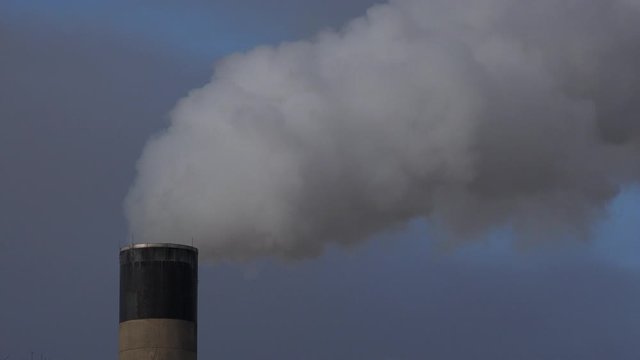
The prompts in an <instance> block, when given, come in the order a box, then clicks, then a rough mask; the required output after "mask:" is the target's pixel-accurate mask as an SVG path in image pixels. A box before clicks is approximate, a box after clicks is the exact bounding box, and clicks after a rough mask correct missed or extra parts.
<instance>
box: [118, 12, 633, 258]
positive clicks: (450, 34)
mask: <svg viewBox="0 0 640 360" xmlns="http://www.w3.org/2000/svg"><path fill="white" fill-rule="evenodd" d="M638 15H639V10H638V7H637V4H636V3H635V2H629V1H609V2H606V3H602V2H592V1H578V2H576V1H551V0H548V1H537V2H527V1H507V0H483V1H463V2H455V3H452V2H449V1H440V0H430V1H412V0H398V1H393V2H391V3H390V4H387V5H380V6H375V7H373V8H371V9H369V10H368V12H367V14H366V16H364V17H361V18H357V19H355V20H353V21H352V22H350V23H349V24H348V25H347V26H346V27H345V28H344V29H343V30H341V31H340V32H333V31H327V32H323V33H321V34H320V35H319V36H317V37H316V38H314V39H313V40H310V41H302V42H294V43H285V44H282V45H279V46H277V47H260V48H257V49H255V50H253V51H250V52H249V53H247V54H243V55H234V56H231V57H229V58H227V59H225V60H224V61H222V62H221V63H219V64H218V66H217V67H216V71H215V75H214V77H213V79H212V81H211V83H209V84H208V85H206V86H204V87H202V88H201V89H198V90H195V91H193V92H192V93H191V94H190V95H189V96H188V97H186V98H185V99H183V100H182V101H181V102H180V103H179V104H178V106H177V107H176V108H175V109H174V110H173V112H172V115H171V121H172V122H171V126H170V127H169V128H168V129H167V130H166V132H164V133H161V134H159V135H158V136H156V137H154V138H153V139H152V140H151V141H150V142H149V143H148V145H147V147H146V149H145V151H144V153H143V155H142V158H141V159H140V161H139V164H138V172H139V173H138V178H137V180H136V182H135V185H134V186H133V188H132V189H131V191H130V193H129V196H128V198H127V202H126V206H127V214H128V217H129V220H130V224H131V229H132V232H133V233H134V234H135V236H136V238H137V239H139V240H140V241H167V242H175V241H183V242H190V241H191V239H192V238H195V239H196V241H197V244H198V245H199V246H200V247H201V248H202V250H203V252H204V253H205V254H208V255H211V256H213V257H250V256H254V255H264V254H277V255H284V256H311V255H315V254H318V253H320V252H321V251H322V249H323V247H324V244H326V243H327V242H338V243H342V244H348V243H353V242H357V241H359V240H362V239H364V238H366V237H368V236H370V235H371V234H373V233H375V232H378V231H380V230H382V229H385V228H387V227H390V226H394V225H400V224H402V223H404V222H405V221H407V220H408V219H411V218H414V217H422V216H424V217H428V218H430V219H432V220H433V221H434V222H435V223H437V224H439V225H440V229H441V230H442V232H443V233H447V237H448V238H450V239H460V238H472V237H475V236H478V235H479V234H482V233H484V232H486V231H487V230H489V229H491V228H492V227H494V226H499V225H502V224H507V223H508V224H511V225H513V226H514V228H515V229H516V231H517V233H518V234H519V235H520V237H521V238H523V239H534V238H540V237H544V238H553V237H555V236H560V235H566V234H573V235H576V234H577V235H579V236H582V235H584V233H586V232H587V231H588V229H589V227H590V224H591V222H592V220H593V219H594V218H595V217H597V216H598V215H599V214H600V212H601V211H602V208H603V206H604V205H606V204H607V202H608V201H609V200H610V199H611V198H612V197H613V196H615V194H617V192H618V191H619V188H620V187H621V186H623V185H625V184H628V183H631V182H634V181H637V180H638V179H639V178H640V174H639V171H640V169H639V167H638V163H637V159H638V156H640V141H639V140H640V125H639V124H640V122H639V121H638V118H637V116H638V114H640V112H639V111H638V110H640V109H639V108H638V106H639V105H638V104H640V102H638V94H640V91H638V90H640V81H639V79H640V76H639V75H640V70H639V69H638V67H637V63H638V61H639V60H640V52H639V51H638V50H637V47H636V46H632V45H633V44H637V43H638V41H640V26H639V25H638V24H640V22H639V21H638V20H639V19H640V17H639V16H638ZM443 236H444V235H443Z"/></svg>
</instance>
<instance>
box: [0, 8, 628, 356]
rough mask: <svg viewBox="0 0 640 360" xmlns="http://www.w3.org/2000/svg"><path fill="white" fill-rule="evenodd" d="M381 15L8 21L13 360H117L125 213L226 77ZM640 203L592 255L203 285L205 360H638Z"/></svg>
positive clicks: (303, 271)
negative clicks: (140, 162) (151, 158)
mask: <svg viewBox="0 0 640 360" xmlns="http://www.w3.org/2000/svg"><path fill="white" fill-rule="evenodd" d="M372 3H373V2H372V1H365V0H362V1H360V0H359V1H348V2H344V1H328V2H307V1H294V0H286V1H280V2H278V4H277V5H276V4H267V2H264V1H257V0H255V1H254V0H249V1H244V2H242V3H240V4H238V2H237V1H231V0H223V1H216V2H215V3H214V2H213V1H206V0H188V1H180V2H178V1H173V0H163V1H146V0H144V1H137V2H130V1H96V0H92V1H88V0H84V1H80V0H77V1H76V0H57V1H53V0H48V1H45V0H40V1H36V0H31V1H28V0H4V1H2V2H0V175H1V177H0V189H2V191H0V359H1V358H3V357H4V356H6V355H11V359H12V360H13V359H28V358H29V354H30V352H31V351H34V352H36V353H38V354H39V353H43V354H45V356H47V357H48V358H50V359H60V360H62V359H98V360H101V359H114V358H115V357H116V356H117V326H118V324H117V322H118V319H117V310H118V309H117V302H118V248H119V246H120V245H122V244H123V243H125V242H127V241H128V239H127V237H128V235H127V228H126V222H125V220H124V217H123V215H122V201H123V198H124V196H125V195H126V193H127V190H128V188H129V186H130V185H131V182H132V181H133V179H134V166H135V162H136V161H137V159H138V157H139V155H140V152H141V151H142V148H143V146H144V144H145V142H146V140H147V139H148V137H149V136H150V135H152V134H153V133H155V132H157V131H159V130H161V129H163V128H164V127H165V126H166V125H167V113H168V112H169V111H170V110H171V108H172V107H173V106H174V104H175V103H176V101H177V100H178V99H179V98H181V97H184V96H185V95H186V94H187V93H188V91H189V90H190V89H193V88H196V87H198V86H201V85H203V84H204V83H206V82H208V81H209V79H210V77H211V73H212V66H213V63H214V61H215V60H216V59H219V58H220V57H221V56H224V55H226V54H229V53H232V52H234V51H245V50H248V49H250V48H252V47H254V46H256V45H260V44H264V43H270V44H275V43H277V42H279V41H282V40H293V39H298V38H304V37H307V36H309V35H311V34H313V33H314V32H315V31H317V30H319V29H322V28H325V27H327V26H338V25H340V24H342V23H344V22H345V21H346V20H347V19H350V18H352V17H354V16H357V15H360V14H361V13H363V12H364V11H365V9H366V8H367V7H368V6H369V5H371V4H372ZM639 203H640V190H638V188H637V187H636V188H634V187H630V188H628V189H625V190H624V191H623V193H622V195H620V196H619V197H618V198H617V199H616V200H615V201H614V202H613V203H612V204H611V205H610V206H609V209H608V211H607V213H608V217H607V218H606V219H603V220H602V221H601V222H599V223H595V224H593V227H594V229H595V233H596V238H597V239H596V240H594V241H590V242H577V243H576V242H571V241H567V243H563V244H560V245H557V244H556V245H554V246H553V247H552V248H535V249H516V250H514V249H512V246H511V243H510V241H509V240H510V234H509V232H508V230H503V231H497V232H496V233H495V234H494V235H493V236H491V237H490V239H487V240H486V241H479V242H476V243H474V244H473V245H472V246H469V247H463V248H458V249H453V250H447V249H444V250H443V249H440V248H438V247H437V246H436V245H435V243H434V241H433V239H430V238H429V237H428V235H427V232H428V231H427V230H428V227H429V226H428V225H427V224H424V223H423V222H420V221H416V222H414V223H412V224H410V225H408V226H407V227H406V228H401V229H395V230H394V231H390V232H389V233H385V234H381V235H380V236H378V237H377V238H376V239H374V240H373V241H371V242H369V243H367V244H365V245H361V246H358V247H354V248H352V249H351V248H350V249H343V248H331V249H330V250H329V251H328V252H327V253H326V254H324V255H323V256H322V257H320V258H317V259H312V260H307V261H304V262H293V263H282V262H279V261H275V260H270V259H266V260H261V261H257V262H251V263H245V264H213V265H212V264H208V265H203V267H202V269H201V277H200V299H199V304H200V308H199V347H200V358H202V359H208V358H212V359H292V360H293V359H306V360H313V359H322V360H325V359H332V360H335V359H344V360H347V359H349V360H354V359H372V360H375V359H381V360H383V359H384V360H391V359H394V360H405V359H406V360H413V359H416V360H417V359H425V358H433V359H461V360H462V359H524V360H526V359H532V360H533V359H630V360H631V359H637V355H638V354H640V342H638V341H637V339H638V337H639V336H640V312H639V311H638V304H640V272H639V271H640V243H639V240H640V239H639V236H640V235H639V234H640V221H639V220H640V215H639V214H640V206H639V205H638V204H639Z"/></svg>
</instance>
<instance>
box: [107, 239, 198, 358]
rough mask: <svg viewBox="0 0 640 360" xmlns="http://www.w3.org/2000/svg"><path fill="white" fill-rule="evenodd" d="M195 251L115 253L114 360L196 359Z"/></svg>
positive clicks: (172, 247)
mask: <svg viewBox="0 0 640 360" xmlns="http://www.w3.org/2000/svg"><path fill="white" fill-rule="evenodd" d="M197 301H198V249H196V248H194V247H191V246H185V245H176V244H134V245H130V246H126V247H124V248H122V249H120V348H119V359H120V360H134V359H135V360H147V359H148V360H151V359H153V360H195V359H197V321H196V318H197Z"/></svg>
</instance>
